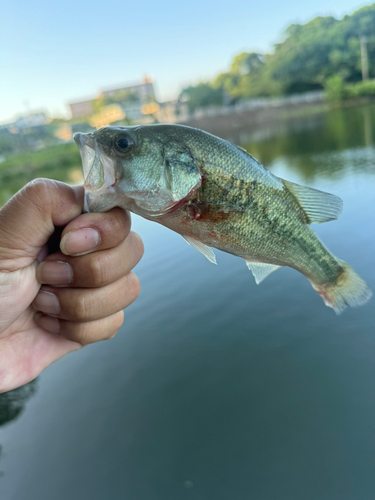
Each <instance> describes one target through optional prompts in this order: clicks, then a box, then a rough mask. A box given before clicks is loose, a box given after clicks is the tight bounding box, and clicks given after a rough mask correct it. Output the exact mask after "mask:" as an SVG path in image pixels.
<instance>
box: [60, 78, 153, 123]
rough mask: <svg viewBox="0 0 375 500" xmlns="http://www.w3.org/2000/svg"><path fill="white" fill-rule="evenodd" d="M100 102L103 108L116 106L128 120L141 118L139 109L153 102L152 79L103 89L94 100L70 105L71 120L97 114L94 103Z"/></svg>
mask: <svg viewBox="0 0 375 500" xmlns="http://www.w3.org/2000/svg"><path fill="white" fill-rule="evenodd" d="M95 101H99V102H100V101H102V104H103V106H106V105H111V104H118V105H120V106H121V107H122V109H123V111H124V113H125V114H126V116H127V117H128V118H130V119H138V118H139V117H141V116H142V112H141V108H142V106H144V105H145V104H148V103H152V102H155V92H154V86H153V82H152V78H150V77H146V78H145V79H144V80H143V81H142V83H139V84H133V85H125V86H122V87H120V86H119V87H116V88H110V89H104V90H102V91H101V92H100V94H99V95H98V97H97V98H96V99H90V100H87V101H81V102H74V103H70V104H69V107H70V112H71V114H72V118H82V117H87V116H90V115H93V114H94V113H95V112H97V109H95V106H94V102H95Z"/></svg>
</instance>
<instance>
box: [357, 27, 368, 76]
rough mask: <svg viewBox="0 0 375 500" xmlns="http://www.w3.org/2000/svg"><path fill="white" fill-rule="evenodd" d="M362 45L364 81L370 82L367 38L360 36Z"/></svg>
mask: <svg viewBox="0 0 375 500" xmlns="http://www.w3.org/2000/svg"><path fill="white" fill-rule="evenodd" d="M359 41H360V43H361V67H362V80H363V81H364V80H368V55H367V38H366V37H365V36H360V37H359Z"/></svg>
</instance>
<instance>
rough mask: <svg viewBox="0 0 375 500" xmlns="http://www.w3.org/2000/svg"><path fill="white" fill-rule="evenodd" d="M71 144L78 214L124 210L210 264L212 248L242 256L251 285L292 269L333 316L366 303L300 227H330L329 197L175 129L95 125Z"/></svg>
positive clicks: (363, 288) (338, 203)
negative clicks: (78, 182) (80, 174)
mask: <svg viewBox="0 0 375 500" xmlns="http://www.w3.org/2000/svg"><path fill="white" fill-rule="evenodd" d="M74 139H75V141H76V143H77V145H78V147H79V149H80V153H81V157H82V163H83V170H84V182H85V209H86V211H89V212H105V211H107V210H110V209H111V208H113V207H115V206H120V207H122V208H125V209H127V210H130V211H132V212H134V213H136V214H138V215H141V216H143V217H145V218H146V219H149V220H151V221H155V222H158V223H160V224H163V225H164V226H166V227H168V228H170V229H172V230H173V231H176V232H177V233H179V234H181V235H182V236H183V237H184V238H185V240H186V241H187V242H188V243H189V244H190V245H192V246H193V247H195V248H196V249H197V250H198V251H200V252H201V253H202V254H203V255H204V256H205V257H207V259H208V260H209V261H211V262H213V263H216V259H215V254H214V252H213V250H212V248H213V247H214V248H217V249H219V250H222V251H224V252H228V253H230V254H233V255H236V256H238V257H241V258H243V259H244V260H245V262H246V265H247V266H248V268H249V269H250V270H251V272H252V273H253V275H254V277H255V280H256V282H257V283H260V282H261V281H262V280H263V279H264V278H266V277H267V276H268V275H269V274H270V273H271V272H273V271H275V270H276V269H278V268H279V267H280V266H289V267H292V268H294V269H296V270H297V271H299V272H300V273H302V274H304V275H305V276H306V277H307V278H308V279H309V281H310V282H311V284H312V286H313V288H314V289H315V290H316V291H317V292H318V293H319V295H321V297H322V298H323V300H324V302H325V304H326V305H327V306H329V307H332V308H333V309H334V310H335V311H336V312H337V313H339V312H341V311H342V310H343V309H344V308H345V307H346V306H347V305H349V306H359V305H362V304H364V303H365V302H367V300H368V299H369V298H370V296H371V291H370V289H369V288H368V286H367V285H366V283H365V282H364V281H363V280H362V279H361V278H360V277H359V276H358V275H357V274H356V273H355V272H354V271H353V269H352V268H351V267H350V266H349V265H348V264H346V263H345V262H343V261H341V260H339V259H337V258H336V257H334V256H333V255H332V254H331V253H330V252H329V251H328V250H327V248H326V247H325V246H324V245H323V243H322V242H321V241H320V240H319V238H318V237H317V236H316V234H315V233H314V231H313V230H312V229H311V228H310V224H311V223H321V222H326V221H331V220H334V219H337V217H338V216H339V215H340V213H341V211H342V205H343V204H342V200H341V199H340V198H338V197H337V196H334V195H332V194H328V193H325V192H322V191H318V190H316V189H312V188H308V187H303V186H300V185H297V184H294V183H292V182H289V181H286V180H284V179H281V178H279V177H276V176H275V175H273V174H272V173H271V172H269V171H268V170H266V169H265V168H264V167H263V166H262V165H261V164H260V163H259V162H258V161H257V160H256V159H255V158H253V157H252V156H251V155H250V154H249V153H248V152H247V151H245V150H243V149H241V148H239V147H237V146H235V145H233V144H231V143H230V142H227V141H225V140H223V139H220V138H218V137H215V136H213V135H211V134H209V133H206V132H203V131H201V130H198V129H194V128H191V127H186V126H182V125H145V126H134V127H104V128H102V129H99V130H97V131H96V132H93V133H87V134H82V133H77V134H75V136H74Z"/></svg>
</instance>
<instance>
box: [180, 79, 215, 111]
mask: <svg viewBox="0 0 375 500" xmlns="http://www.w3.org/2000/svg"><path fill="white" fill-rule="evenodd" d="M180 99H181V100H183V101H186V104H187V106H188V109H189V111H190V112H191V111H194V109H196V108H204V107H207V106H219V105H221V104H223V91H222V89H221V88H214V87H213V86H212V85H211V84H209V83H199V84H198V85H197V86H196V87H187V88H185V89H183V91H182V92H181V94H180Z"/></svg>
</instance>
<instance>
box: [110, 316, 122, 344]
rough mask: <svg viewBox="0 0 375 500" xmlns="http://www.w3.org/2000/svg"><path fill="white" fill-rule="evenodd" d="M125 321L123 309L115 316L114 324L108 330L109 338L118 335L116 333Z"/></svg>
mask: <svg viewBox="0 0 375 500" xmlns="http://www.w3.org/2000/svg"><path fill="white" fill-rule="evenodd" d="M123 322H124V313H123V311H120V312H118V313H116V314H115V315H114V316H113V326H112V328H110V329H109V330H108V336H107V339H108V340H110V339H113V337H114V336H115V335H116V333H117V332H118V331H119V329H120V327H121V326H122V324H123Z"/></svg>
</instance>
